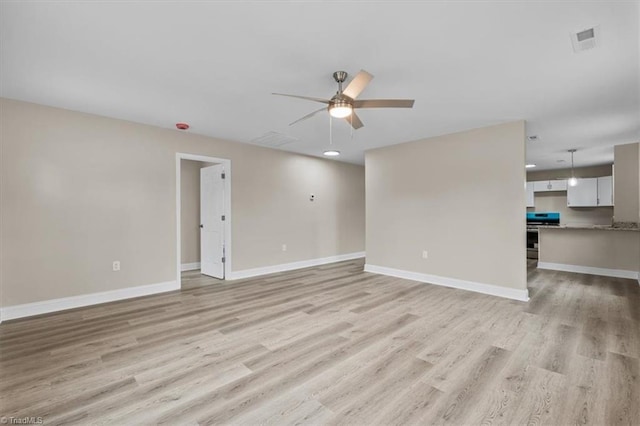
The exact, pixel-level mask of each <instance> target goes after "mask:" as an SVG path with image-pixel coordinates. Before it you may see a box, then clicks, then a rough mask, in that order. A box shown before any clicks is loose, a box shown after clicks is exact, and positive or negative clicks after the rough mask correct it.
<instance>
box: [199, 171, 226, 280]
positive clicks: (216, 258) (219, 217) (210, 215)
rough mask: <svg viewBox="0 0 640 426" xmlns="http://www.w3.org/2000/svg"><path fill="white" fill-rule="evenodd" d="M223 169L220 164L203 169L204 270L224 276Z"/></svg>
mask: <svg viewBox="0 0 640 426" xmlns="http://www.w3.org/2000/svg"><path fill="white" fill-rule="evenodd" d="M223 173H224V169H223V166H222V165H221V164H216V165H215V166H209V167H203V168H202V169H200V268H201V273H203V274H204V275H209V276H211V277H215V278H220V279H223V278H224V259H223V258H224V219H225V217H224V178H223Z"/></svg>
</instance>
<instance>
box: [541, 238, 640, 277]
mask: <svg viewBox="0 0 640 426" xmlns="http://www.w3.org/2000/svg"><path fill="white" fill-rule="evenodd" d="M539 238H540V240H539V241H540V259H539V261H540V262H549V263H561V264H565V265H577V266H587V267H593V268H606V269H621V270H625V271H637V270H638V269H637V267H638V258H640V232H634V231H603V230H596V229H566V228H565V229H542V230H540V237H539Z"/></svg>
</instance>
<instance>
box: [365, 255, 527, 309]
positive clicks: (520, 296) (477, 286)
mask: <svg viewBox="0 0 640 426" xmlns="http://www.w3.org/2000/svg"><path fill="white" fill-rule="evenodd" d="M364 270H365V271H366V272H372V273H374V274H381V275H388V276H390V277H396V278H404V279H406V280H412V281H419V282H423V283H427V284H434V285H439V286H443V287H451V288H457V289H461V290H469V291H475V292H476V293H483V294H490V295H491V296H499V297H504V298H507V299H514V300H520V301H522V302H527V301H528V300H529V290H518V289H515V288H508V287H501V286H497V285H492V284H483V283H477V282H474V281H465V280H459V279H457V278H448V277H441V276H438V275H430V274H422V273H419V272H411V271H404V270H401V269H393V268H387V267H384V266H376V265H369V264H365V265H364Z"/></svg>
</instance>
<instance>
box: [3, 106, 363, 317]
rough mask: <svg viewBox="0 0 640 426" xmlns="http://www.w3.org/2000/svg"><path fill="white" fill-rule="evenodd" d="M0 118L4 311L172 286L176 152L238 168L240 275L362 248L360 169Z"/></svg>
mask: <svg viewBox="0 0 640 426" xmlns="http://www.w3.org/2000/svg"><path fill="white" fill-rule="evenodd" d="M0 114H1V116H0V119H1V121H2V126H1V132H2V133H1V143H2V146H1V148H2V170H1V174H2V175H1V177H2V182H1V185H0V191H1V194H0V197H1V198H0V200H1V202H2V223H1V231H2V239H1V243H2V250H1V257H0V260H1V264H2V268H1V269H2V270H1V272H0V280H1V286H2V300H1V304H2V306H12V305H17V304H22V303H29V302H35V301H42V300H49V299H54V298H60V297H68V296H75V295H81V294H88V293H94V292H101V291H108V290H115V289H121V288H126V287H131V286H139V285H145V284H155V283H160V282H166V281H173V280H175V278H176V207H175V194H176V188H175V182H176V176H175V170H176V168H175V155H176V152H185V153H192V154H200V155H207V156H212V157H219V158H227V159H230V160H231V164H232V173H231V177H232V194H231V196H232V239H233V253H232V255H233V259H232V260H233V270H234V271H236V270H243V269H249V268H256V267H261V266H269V265H276V264H281V263H288V262H295V261H300V260H305V259H314V258H319V257H327V256H332V255H337V254H344V253H352V252H358V251H362V250H364V218H365V213H364V169H363V167H360V166H356V165H349V164H344V163H338V162H335V161H327V160H323V159H318V158H312V157H306V156H301V155H295V154H291V153H286V152H283V151H277V150H272V149H266V148H260V147H256V146H252V145H247V144H240V143H233V142H227V141H222V140H217V139H212V138H209V137H204V136H198V135H196V134H191V133H184V132H179V131H175V130H169V129H163V128H157V127H152V126H146V125H140V124H136V123H131V122H126V121H121V120H114V119H109V118H104V117H98V116H94V115H89V114H82V113H77V112H72V111H67V110H62V109H57V108H50V107H45V106H39V105H34V104H29V103H23V102H18V101H12V100H7V99H2V100H0ZM310 193H314V194H315V195H316V201H315V202H313V203H312V202H310V201H309V194H310ZM285 243H286V244H287V245H288V251H287V252H282V250H281V245H282V244H285ZM114 260H120V261H121V268H122V269H121V271H120V272H112V271H111V263H112V261H114Z"/></svg>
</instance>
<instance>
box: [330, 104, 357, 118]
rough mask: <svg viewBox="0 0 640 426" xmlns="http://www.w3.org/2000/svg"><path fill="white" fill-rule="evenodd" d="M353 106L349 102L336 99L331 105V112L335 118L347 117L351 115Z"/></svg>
mask: <svg viewBox="0 0 640 426" xmlns="http://www.w3.org/2000/svg"><path fill="white" fill-rule="evenodd" d="M352 112H353V106H351V104H349V103H348V102H344V101H336V102H334V104H333V105H331V106H330V107H329V114H331V116H332V117H334V118H345V117H348V116H350V115H351V113H352Z"/></svg>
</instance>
